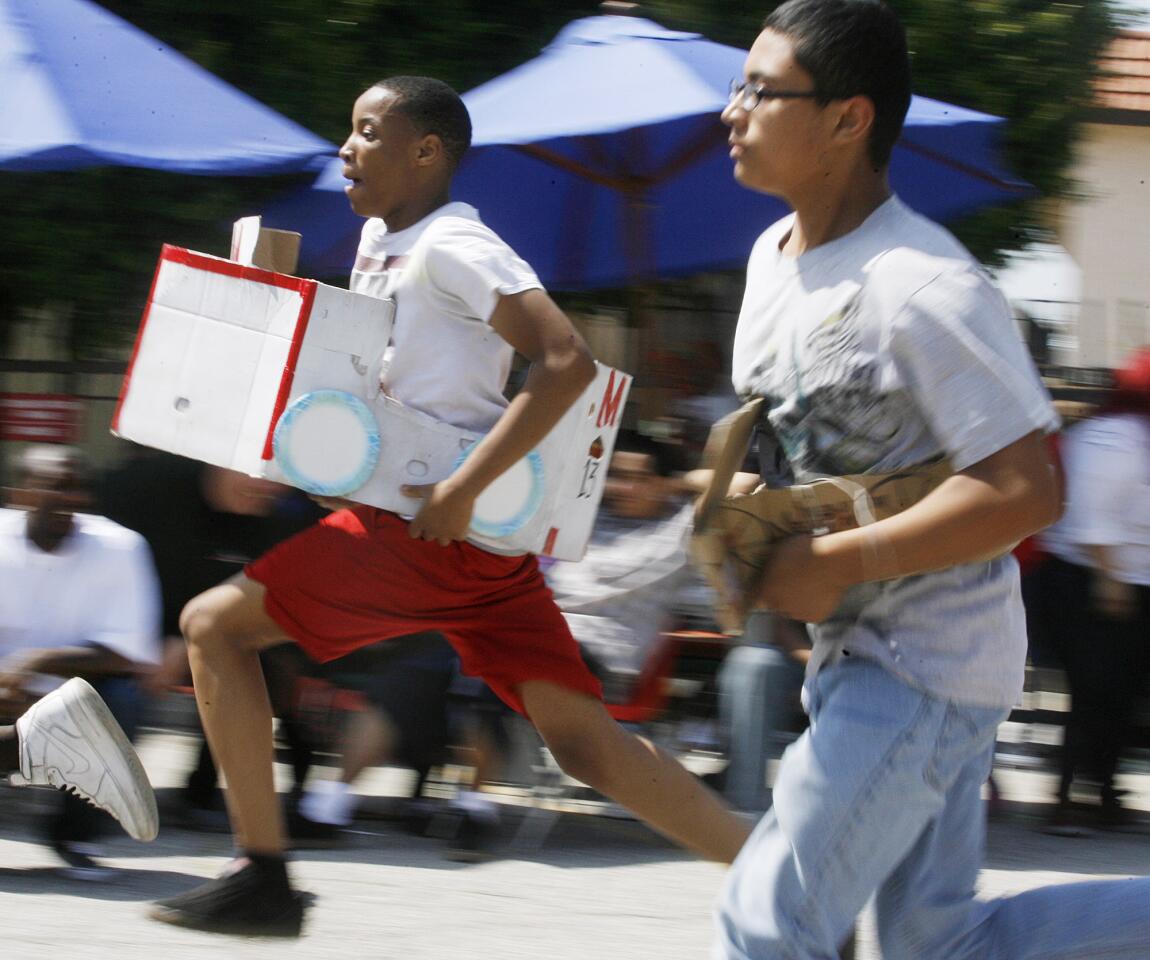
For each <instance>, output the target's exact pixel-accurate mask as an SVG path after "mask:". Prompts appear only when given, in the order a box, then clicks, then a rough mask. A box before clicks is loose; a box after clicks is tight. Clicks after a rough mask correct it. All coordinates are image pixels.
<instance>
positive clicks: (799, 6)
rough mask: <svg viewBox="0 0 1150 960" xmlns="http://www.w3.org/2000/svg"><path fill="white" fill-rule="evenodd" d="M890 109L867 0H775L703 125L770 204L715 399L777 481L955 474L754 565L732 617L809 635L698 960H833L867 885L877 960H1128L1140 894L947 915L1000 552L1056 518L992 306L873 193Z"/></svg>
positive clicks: (965, 259)
mask: <svg viewBox="0 0 1150 960" xmlns="http://www.w3.org/2000/svg"><path fill="white" fill-rule="evenodd" d="M910 96H911V94H910V67H909V61H908V56H907V49H906V40H905V37H904V34H903V30H902V26H901V25H900V24H899V22H898V20H897V19H896V17H895V15H894V14H893V13H892V12H891V10H890V9H889V8H888V7H887V6H886V5H885V4H884V3H882V2H881V0H790V2H788V3H785V4H783V5H782V6H780V7H779V8H778V9H777V10H775V11H774V13H772V14H771V15H770V16H769V17H768V18H767V20H766V23H765V25H764V29H763V32H762V33H761V34H760V35H759V37H758V39H757V40H756V41H755V44H754V46H753V47H752V48H751V51H750V54H749V55H748V57H747V60H746V66H745V73H744V77H743V80H742V81H741V82H740V83H739V84H738V85H737V86H736V89H735V90H734V92H733V94H732V97H731V102H730V104H729V105H728V106H727V108H726V110H725V111H724V112H723V120H724V122H726V123H727V125H728V126H729V127H730V128H731V133H730V141H731V156H732V158H733V159H734V161H735V176H736V178H737V179H738V180H739V181H740V182H741V183H742V184H744V185H745V186H747V187H750V188H751V189H753V190H759V191H762V192H764V193H770V194H773V195H776V196H779V197H782V198H783V199H784V200H786V201H787V203H788V204H790V206H791V207H792V209H793V210H794V213H793V214H792V215H791V216H788V217H786V218H785V219H783V220H782V221H780V222H779V223H776V224H775V225H774V226H772V227H770V228H769V229H768V230H767V231H766V232H765V233H764V234H763V235H762V236H761V237H760V239H759V241H758V243H757V244H756V246H755V248H754V251H753V252H752V254H751V259H750V264H749V266H748V271H747V289H746V294H745V298H744V301H743V308H742V313H741V315H740V318H739V325H738V329H737V332H736V335H735V350H734V380H735V386H736V388H737V389H738V390H739V392H740V393H742V394H745V395H757V396H762V397H764V398H765V399H766V406H767V417H768V419H769V421H770V426H771V427H772V428H773V430H774V433H775V434H776V435H777V436H778V438H779V441H780V443H781V446H782V449H783V450H784V451H785V453H786V456H787V458H788V459H789V461H790V464H791V466H792V468H793V469H794V472H795V475H796V479H797V480H798V481H800V482H803V481H807V480H810V479H812V478H814V477H817V476H828V475H843V474H852V473H864V472H874V473H880V472H887V471H891V470H894V469H896V468H904V467H908V466H912V465H915V464H920V463H928V462H931V461H934V460H937V459H938V458H940V457H943V456H946V457H948V458H949V460H950V464H951V466H952V467H953V469H954V471H955V473H954V475H953V476H951V477H950V478H949V479H947V480H946V481H945V482H944V483H943V484H942V485H941V486H939V487H938V488H937V489H936V490H935V491H934V492H933V493H931V494H930V495H929V496H927V497H925V498H924V499H923V500H921V501H920V502H919V503H917V504H915V505H914V506H912V507H911V508H910V509H908V510H906V511H904V512H903V513H901V514H898V515H896V516H894V517H891V518H889V519H886V520H882V521H879V522H877V523H874V524H871V525H870V526H866V527H862V528H860V529H857V530H850V531H846V532H841V533H835V534H830V535H827V536H823V537H818V538H810V537H795V538H792V539H791V540H788V541H786V542H784V543H783V544H782V545H781V546H780V547H779V549H778V550H777V552H775V553H774V554H773V555H772V557H771V561H770V564H769V565H768V567H767V569H766V571H765V573H764V576H763V579H762V581H761V589H760V592H759V597H758V601H759V604H760V605H761V606H764V607H768V608H770V609H773V610H777V611H779V612H781V613H784V614H786V615H788V616H790V617H793V618H795V619H798V620H806V621H809V622H814V623H817V624H818V626H817V627H816V628H815V630H814V650H813V653H812V657H811V661H810V666H809V668H808V673H807V681H806V689H805V691H804V693H805V702H806V704H807V708H808V711H809V713H810V717H811V723H810V728H809V730H808V732H807V733H806V734H804V735H803V737H802V738H800V740H799V741H798V742H797V743H796V744H795V745H794V746H793V747H792V748H791V749H790V750H788V751H787V753H786V755H785V757H784V759H783V762H782V765H781V769H780V771H779V775H778V778H777V781H776V784H775V788H774V808H773V810H772V811H770V812H768V814H767V816H766V817H765V818H764V819H763V820H762V822H761V823H760V824H759V826H758V827H757V828H756V830H755V832H754V834H752V836H751V839H750V840H749V841H748V842H747V845H746V846H745V847H744V849H743V851H742V853H741V854H740V855H739V857H738V859H737V860H736V862H735V864H734V866H733V867H732V870H731V872H730V874H729V875H728V878H727V883H726V888H725V891H724V894H723V897H722V900H721V903H720V907H719V917H718V942H717V944H716V948H715V952H714V956H715V957H717V958H719V957H721V958H731V960H735V958H738V960H746V958H755V960H763V958H786V960H815V958H818V960H825V958H828V957H833V956H837V955H838V954H837V951H836V945H837V944H839V943H840V942H842V940H843V938H844V937H845V936H846V934H847V932H848V931H849V930H850V927H851V924H852V923H853V922H854V919H855V915H856V914H857V913H858V912H859V910H860V909H861V908H862V907H863V905H864V904H865V903H866V902H867V900H868V899H869V898H870V897H871V895H872V894H876V893H877V900H876V902H877V907H878V926H879V938H880V941H881V945H882V954H883V956H884V957H885V958H886V960H933V958H944V957H945V958H949V957H954V958H971V960H974V958H979V960H982V958H989V957H996V958H1021V957H1033V958H1039V957H1055V956H1058V957H1070V956H1074V957H1087V956H1105V957H1108V958H1120V957H1122V958H1126V957H1129V958H1134V957H1144V956H1145V955H1146V945H1147V943H1150V910H1148V908H1147V904H1150V880H1146V879H1140V880H1128V881H1119V882H1110V883H1089V884H1070V885H1064V886H1058V887H1048V888H1045V889H1040V890H1033V891H1030V892H1028V893H1023V894H1021V895H1019V896H1014V897H1007V898H1005V899H1002V900H1000V901H997V902H995V903H990V904H977V903H976V902H975V901H974V899H973V896H974V887H975V881H976V879H977V876H978V871H979V868H980V861H981V855H982V849H983V840H984V835H985V822H984V813H983V809H982V804H981V799H980V791H981V789H982V785H983V783H984V782H985V781H986V777H987V774H988V773H989V771H990V764H991V759H992V756H993V752H994V743H995V733H996V730H997V727H998V724H999V723H1000V722H1001V721H1002V720H1003V719H1005V717H1006V715H1007V713H1008V712H1009V710H1010V708H1011V706H1012V704H1013V703H1014V702H1015V701H1016V699H1017V698H1018V696H1019V694H1020V693H1021V690H1022V677H1023V667H1024V662H1025V657H1026V633H1025V621H1024V618H1023V611H1022V603H1021V599H1020V595H1019V585H1018V569H1017V565H1016V564H1015V561H1014V560H1013V558H1012V557H1011V556H1010V553H1009V551H1010V548H1011V547H1012V546H1013V545H1014V544H1015V543H1016V542H1018V541H1019V540H1020V539H1022V538H1023V537H1024V536H1026V535H1027V534H1029V533H1031V532H1033V531H1034V530H1037V529H1039V528H1041V527H1043V526H1045V525H1047V524H1048V523H1050V522H1051V521H1052V520H1054V519H1055V518H1056V517H1057V516H1058V513H1059V510H1060V493H1059V490H1058V485H1057V482H1056V481H1055V479H1054V476H1053V473H1052V471H1051V468H1050V464H1049V462H1048V460H1047V457H1046V452H1045V449H1044V446H1043V442H1042V437H1043V434H1044V432H1045V431H1048V430H1050V429H1052V428H1053V427H1054V426H1055V416H1054V412H1053V409H1052V407H1051V404H1050V401H1049V399H1048V397H1047V396H1046V394H1045V392H1044V391H1043V389H1042V387H1041V385H1040V383H1039V380H1038V377H1037V375H1036V373H1035V370H1034V368H1033V366H1032V364H1031V363H1030V361H1029V359H1028V358H1027V356H1026V354H1025V352H1024V350H1023V347H1022V345H1021V343H1020V341H1019V338H1018V337H1017V335H1016V334H1015V330H1014V324H1013V321H1012V318H1011V315H1010V312H1009V310H1008V309H1007V306H1006V304H1005V302H1004V301H1003V299H1002V297H1001V295H1000V294H999V293H998V292H997V291H996V290H995V289H994V287H993V286H992V285H991V283H990V281H989V280H988V279H987V278H986V276H985V275H984V273H983V272H982V270H981V269H979V267H978V265H977V263H975V261H974V260H973V259H972V258H971V257H970V255H969V254H968V253H967V252H966V250H965V249H963V248H962V246H961V245H959V244H958V243H957V241H955V239H954V238H953V237H951V236H950V234H948V233H947V232H946V231H944V230H943V229H941V228H940V227H938V226H936V225H935V224H933V223H931V222H929V221H927V220H925V219H924V218H923V217H921V216H919V215H917V214H915V213H913V212H911V211H910V210H909V209H907V208H906V207H905V206H904V205H903V204H902V203H901V202H900V201H899V199H898V198H897V197H895V196H892V195H891V191H890V187H889V185H888V182H887V168H888V164H889V162H890V155H891V150H892V148H893V147H894V144H895V141H896V140H897V139H898V137H899V132H900V130H901V128H902V123H903V119H904V117H905V115H906V111H907V108H908V106H909V104H910ZM986 557H993V558H994V559H989V560H988V559H984V558H986Z"/></svg>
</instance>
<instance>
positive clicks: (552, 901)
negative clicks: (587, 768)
mask: <svg viewBox="0 0 1150 960" xmlns="http://www.w3.org/2000/svg"><path fill="white" fill-rule="evenodd" d="M193 746H194V743H193V741H192V740H190V738H186V737H181V736H176V735H171V734H165V735H155V734H153V735H150V736H148V737H146V738H145V739H144V741H143V742H142V744H141V755H142V756H143V758H144V762H145V765H146V766H147V767H148V770H149V774H150V775H151V776H152V778H153V781H154V782H155V783H156V784H157V786H158V787H159V788H160V790H161V794H162V795H165V794H166V793H169V792H170V788H172V787H173V786H174V785H175V784H176V783H178V782H179V778H180V775H181V772H182V771H183V770H185V769H186V767H187V764H188V763H190V758H191V753H190V751H191V750H192V748H193ZM396 777H399V778H400V780H397V779H396ZM402 777H403V774H397V773H395V772H388V771H382V772H376V773H374V774H373V776H372V778H371V779H370V780H369V781H368V782H367V783H366V784H365V789H366V791H367V792H369V793H370V794H372V796H373V797H375V798H376V800H377V801H379V802H380V803H381V804H382V803H384V802H385V801H382V800H380V798H381V797H384V796H385V795H386V794H387V793H388V792H389V791H392V790H394V789H396V787H397V784H399V785H401V782H400V781H401V779H402ZM1000 785H1001V788H1002V791H1003V794H1004V796H1005V798H1006V800H1007V801H1008V804H1007V806H1008V808H1009V814H1008V816H1007V817H1006V818H1005V819H1002V820H997V821H995V822H993V823H992V825H991V831H990V844H989V855H988V862H987V869H986V870H985V871H984V874H983V878H982V884H981V885H982V888H983V891H984V892H985V893H987V894H990V895H993V894H997V893H1003V892H1011V891H1016V890H1021V889H1026V888H1028V887H1032V886H1036V885H1039V884H1042V883H1049V882H1062V881H1070V880H1077V879H1082V878H1087V877H1102V876H1129V875H1135V874H1139V873H1145V872H1150V834H1136V835H1130V834H1098V835H1096V836H1095V837H1093V838H1091V839H1064V838H1057V837H1049V836H1046V835H1044V834H1042V833H1039V832H1038V831H1037V830H1036V829H1035V826H1036V824H1037V820H1036V817H1037V816H1038V815H1039V814H1040V813H1041V812H1042V807H1041V806H1036V805H1035V801H1037V800H1040V799H1044V798H1045V797H1046V796H1048V794H1049V780H1048V778H1045V775H1043V774H1038V773H1033V772H1026V771H1021V772H1020V771H1004V772H1003V773H1002V774H1001V775H1000ZM1126 785H1127V786H1128V787H1131V788H1132V790H1133V791H1134V792H1133V794H1132V795H1131V798H1132V802H1133V803H1134V805H1136V806H1138V807H1140V808H1141V809H1143V810H1147V811H1150V776H1147V775H1141V776H1134V777H1129V778H1128V779H1127V784H1126ZM45 799H46V798H45V797H44V796H43V795H42V794H37V793H36V792H33V791H16V790H12V789H10V788H3V789H0V805H2V807H3V811H4V816H3V819H2V820H0V916H2V917H3V918H4V930H5V937H4V940H3V946H2V947H0V954H2V956H3V957H4V958H5V960H7V958H11V960H25V958H27V960H31V958H33V957H42V956H44V955H45V954H46V953H47V952H49V951H50V952H52V953H54V954H56V955H60V956H66V957H69V958H70V960H88V958H99V960H134V958H149V960H150V958H156V960H193V958H195V960H199V958H205V960H206V958H208V957H212V958H233V957H234V958H241V960H247V958H251V960H256V958H273V957H274V958H277V960H281V958H290V957H298V958H309V960H310V958H317V960H326V958H332V960H334V958H340V960H348V958H359V957H380V958H397V960H398V958H403V960H423V958H428V960H432V958H434V960H442V958H449V957H459V958H478V960H487V958H491V960H519V958H536V957H547V958H555V960H576V958H579V960H582V958H592V957H594V958H597V957H611V958H612V960H632V958H634V960H640V958H642V960H647V958H650V960H680V958H681V960H687V958H691V960H703V958H705V957H706V955H707V946H708V943H709V940H710V917H709V914H710V908H711V903H712V901H713V899H714V897H715V895H716V893H717V891H718V888H719V885H720V882H721V880H722V871H721V869H720V868H718V867H716V866H714V865H712V864H708V863H701V862H699V861H697V860H695V859H693V858H692V857H691V856H689V855H687V854H685V853H682V852H681V851H679V850H677V849H675V848H674V847H672V846H671V845H669V844H668V843H666V842H665V841H663V840H661V839H660V838H658V837H656V836H655V835H654V834H652V833H651V832H650V831H648V830H647V829H646V828H644V827H643V826H641V825H639V824H637V823H635V822H633V821H629V820H619V819H612V818H609V817H606V816H596V815H588V814H565V815H563V816H561V817H559V819H558V821H557V822H556V823H555V825H554V827H553V829H552V830H551V832H550V833H549V834H548V835H547V837H546V839H545V841H544V842H543V844H542V846H540V847H539V848H537V849H533V850H530V849H528V850H525V849H521V848H518V847H515V846H514V845H511V846H509V847H506V848H504V850H503V851H502V852H503V853H504V856H503V857H502V858H501V859H496V860H493V861H491V862H487V863H483V864H478V865H460V864H455V863H450V862H448V861H446V860H445V859H444V858H443V855H442V854H443V847H442V845H441V843H440V842H439V841H436V840H430V839H425V838H417V837H412V836H409V835H408V834H406V833H404V832H402V831H401V830H400V829H399V828H398V826H397V825H395V824H394V823H389V822H387V821H383V820H368V821H361V826H360V829H359V830H358V832H356V833H354V834H352V835H351V836H350V837H349V840H348V843H347V844H346V845H345V846H344V847H342V848H340V849H338V850H326V851H304V852H301V853H300V854H298V855H297V856H296V858H295V861H294V866H293V870H294V873H295V876H296V878H297V879H298V882H299V884H300V885H301V886H302V887H304V888H306V889H308V890H311V891H313V892H315V893H316V894H317V895H318V897H319V900H318V902H317V904H316V906H315V907H314V909H313V910H312V911H311V914H310V920H309V923H308V927H307V930H306V934H305V936H304V937H303V938H302V939H301V940H299V941H298V942H290V941H289V942H286V943H283V942H277V941H269V940H239V939H230V938H222V937H218V936H212V935H208V934H200V933H195V932H192V931H183V930H179V929H175V928H170V927H166V926H164V925H162V924H157V923H154V922H151V921H148V920H146V919H145V918H144V917H143V910H144V904H145V903H146V902H147V901H148V900H150V899H152V898H155V897H160V896H165V895H169V894H172V893H175V892H178V891H180V890H183V889H186V888H187V887H190V886H191V885H193V884H194V883H195V882H196V881H197V880H199V879H201V878H205V877H209V876H212V875H214V874H215V873H216V872H217V871H218V870H219V868H220V867H222V866H223V864H224V863H225V862H226V860H227V858H228V856H229V853H230V845H229V841H228V839H227V837H226V836H224V835H219V834H204V833H193V832H189V831H186V830H181V829H176V828H173V827H169V826H165V828H164V829H163V831H162V832H161V835H160V838H159V839H158V840H157V841H155V842H154V843H152V844H148V845H145V844H138V843H134V842H133V841H131V840H129V839H128V838H126V837H124V836H122V835H120V836H117V837H114V838H111V839H110V841H109V842H108V843H107V844H106V847H107V851H108V858H107V862H108V863H109V864H111V865H113V866H115V867H117V868H118V876H117V878H116V879H115V880H114V881H110V882H107V883H103V884H92V883H83V882H78V881H72V880H67V879H64V878H62V877H60V876H59V875H58V873H57V872H56V866H57V864H56V861H55V859H54V857H53V855H52V854H51V852H50V851H48V850H47V849H45V848H43V847H41V846H39V845H38V844H36V843H35V842H33V841H32V840H31V839H30V837H31V831H32V828H33V826H34V822H35V818H36V816H37V815H38V814H39V813H40V812H42V810H43V807H44V801H45ZM505 811H506V823H505V831H504V832H505V834H506V836H507V837H511V836H513V834H514V827H515V825H516V823H517V821H518V819H519V818H520V817H521V816H522V809H521V808H515V807H505ZM859 956H860V958H876V957H877V956H878V953H877V950H876V948H875V946H874V942H873V933H872V926H871V924H869V923H868V922H866V921H865V919H864V921H863V924H862V939H861V943H860V950H859Z"/></svg>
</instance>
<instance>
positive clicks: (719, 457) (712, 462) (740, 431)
mask: <svg viewBox="0 0 1150 960" xmlns="http://www.w3.org/2000/svg"><path fill="white" fill-rule="evenodd" d="M762 413H763V398H762V397H756V398H755V399H754V400H751V401H750V402H749V403H746V404H744V405H743V406H742V407H740V408H739V409H738V410H735V411H734V412H733V413H728V414H727V415H726V416H725V417H723V419H722V420H720V421H719V422H718V423H716V424H715V425H714V426H713V427H711V432H710V434H709V435H708V437H707V445H706V446H705V447H704V448H703V458H702V464H701V465H702V467H703V469H706V470H711V471H712V474H711V481H710V483H709V484H708V485H707V489H706V490H705V491H704V492H703V495H702V496H701V497H699V500H698V502H697V503H696V504H695V527H696V529H698V530H703V529H705V528H706V527H707V525H708V523H709V522H710V519H711V516H712V515H713V513H714V510H715V508H716V507H717V506H718V505H719V502H720V501H721V500H722V499H723V498H724V497H725V496H726V495H727V491H728V490H729V489H730V486H731V480H732V479H734V476H735V474H736V473H737V472H738V470H739V467H740V466H742V464H743V461H744V460H745V459H746V457H747V450H748V448H749V447H750V443H751V434H752V433H754V430H755V425H756V424H757V423H758V422H759V418H760V417H761V416H762Z"/></svg>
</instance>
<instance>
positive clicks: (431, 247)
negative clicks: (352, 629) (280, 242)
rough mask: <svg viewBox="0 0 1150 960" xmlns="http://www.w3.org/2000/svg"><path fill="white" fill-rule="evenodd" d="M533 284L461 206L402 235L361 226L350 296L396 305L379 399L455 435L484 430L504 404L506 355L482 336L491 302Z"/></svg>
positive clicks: (374, 224)
mask: <svg viewBox="0 0 1150 960" xmlns="http://www.w3.org/2000/svg"><path fill="white" fill-rule="evenodd" d="M541 287H542V284H541V283H540V282H539V278H538V277H536V276H535V273H534V271H533V270H532V269H531V267H529V266H528V265H527V264H526V263H525V262H524V261H523V260H521V259H520V258H519V257H518V256H516V254H515V252H514V251H513V250H512V249H511V248H510V247H509V246H507V244H506V243H504V242H503V241H502V240H500V239H499V237H498V236H497V235H496V234H495V233H494V232H492V231H491V230H490V229H489V228H488V227H486V226H484V225H483V223H482V222H481V221H480V220H479V214H478V213H477V212H476V210H475V208H474V207H472V206H469V205H468V204H466V203H448V204H445V205H444V206H442V207H440V208H439V209H438V210H436V211H434V212H433V213H430V214H428V216H426V217H424V218H423V219H422V220H420V221H419V222H418V223H415V224H413V225H412V226H410V227H408V228H407V229H405V230H400V231H398V232H396V233H389V232H388V230H387V226H386V225H385V224H384V222H383V221H382V220H379V219H372V220H368V221H367V223H366V224H364V227H363V234H362V236H361V238H360V244H359V252H358V255H357V256H356V262H355V267H354V269H353V270H352V273H351V289H352V290H354V291H355V292H356V293H363V294H367V295H368V296H373V297H392V298H394V299H395V301H396V316H395V329H394V333H393V336H392V345H391V347H390V348H389V350H388V356H387V360H386V362H385V364H384V370H383V372H382V374H381V381H382V384H383V387H384V390H385V392H386V393H387V394H388V395H389V396H392V397H394V398H395V399H396V400H399V401H400V402H401V403H403V404H405V405H406V406H409V407H412V408H413V409H416V410H419V411H420V412H422V413H426V414H428V415H430V416H433V417H435V418H436V419H438V420H442V421H444V422H445V423H450V424H452V425H453V426H456V427H460V428H462V429H465V430H474V431H477V432H482V431H486V430H488V429H490V428H491V426H492V425H493V424H494V423H495V421H496V420H498V419H499V416H500V414H502V412H503V410H504V408H505V407H506V406H507V400H506V398H505V397H504V396H503V389H504V387H505V385H506V383H507V376H508V374H509V373H510V371H511V361H512V357H513V355H514V351H513V350H512V348H511V346H510V345H509V344H508V343H507V342H506V341H505V340H504V339H503V338H502V337H500V336H499V334H497V333H496V332H495V331H494V330H492V329H491V326H490V325H489V321H490V319H491V314H492V312H493V311H494V310H495V306H496V304H497V303H498V302H499V298H500V296H504V295H509V294H515V293H522V292H523V291H524V290H531V289H535V288H541Z"/></svg>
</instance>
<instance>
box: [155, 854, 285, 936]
mask: <svg viewBox="0 0 1150 960" xmlns="http://www.w3.org/2000/svg"><path fill="white" fill-rule="evenodd" d="M304 901H305V897H304V895H303V894H301V893H299V892H297V891H295V890H293V889H292V888H291V884H290V882H289V881H288V876H287V866H286V864H285V863H284V861H283V860H282V859H279V858H277V857H260V858H259V859H258V860H253V859H251V858H249V857H242V858H240V859H238V860H235V861H233V862H232V864H231V865H229V867H228V869H226V870H225V871H224V872H223V873H222V874H220V876H218V877H217V878H216V879H215V880H209V881H208V882H207V883H203V884H201V885H200V886H198V887H196V888H195V889H193V890H189V891H188V892H187V893H181V894H179V895H178V896H175V897H169V898H168V899H167V900H157V901H156V902H155V903H154V904H152V907H151V909H150V910H149V911H148V916H149V917H151V918H152V919H153V920H160V921H163V922H164V923H170V924H173V925H174V926H177V927H190V928H191V929H193V930H207V931H211V932H212V933H232V934H238V935H241V936H249V937H298V936H299V935H300V932H301V930H302V929H303V913H304Z"/></svg>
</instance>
